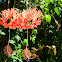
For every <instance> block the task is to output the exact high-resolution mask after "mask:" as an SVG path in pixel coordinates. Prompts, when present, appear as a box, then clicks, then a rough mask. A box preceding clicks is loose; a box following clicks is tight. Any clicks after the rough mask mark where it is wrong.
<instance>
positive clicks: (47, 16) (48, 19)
mask: <svg viewBox="0 0 62 62" xmlns="http://www.w3.org/2000/svg"><path fill="white" fill-rule="evenodd" d="M45 17H46V21H47V22H48V23H50V22H51V16H50V15H45Z"/></svg>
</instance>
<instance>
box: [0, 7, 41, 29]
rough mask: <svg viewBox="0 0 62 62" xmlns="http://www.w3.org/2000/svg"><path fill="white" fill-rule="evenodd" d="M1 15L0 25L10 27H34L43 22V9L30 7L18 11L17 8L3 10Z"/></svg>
mask: <svg viewBox="0 0 62 62" xmlns="http://www.w3.org/2000/svg"><path fill="white" fill-rule="evenodd" d="M0 15H1V16H2V17H0V20H1V21H0V25H3V26H4V28H7V27H9V28H10V29H13V28H18V29H33V28H34V27H37V26H38V25H39V24H40V23H41V18H40V17H41V11H40V10H36V9H35V8H32V9H31V8H29V9H28V10H27V11H26V10H23V11H22V12H17V10H16V9H11V10H10V9H7V10H3V11H2V12H1V13H0Z"/></svg>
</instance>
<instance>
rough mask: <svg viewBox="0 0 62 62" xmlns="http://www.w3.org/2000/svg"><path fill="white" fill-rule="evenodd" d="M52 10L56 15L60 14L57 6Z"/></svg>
mask: <svg viewBox="0 0 62 62" xmlns="http://www.w3.org/2000/svg"><path fill="white" fill-rule="evenodd" d="M54 11H55V12H56V13H57V15H60V13H59V9H58V7H55V8H54Z"/></svg>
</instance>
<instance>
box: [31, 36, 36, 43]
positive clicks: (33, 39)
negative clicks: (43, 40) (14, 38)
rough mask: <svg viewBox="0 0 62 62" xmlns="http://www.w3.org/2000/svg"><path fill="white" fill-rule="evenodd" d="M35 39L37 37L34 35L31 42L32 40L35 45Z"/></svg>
mask: <svg viewBox="0 0 62 62" xmlns="http://www.w3.org/2000/svg"><path fill="white" fill-rule="evenodd" d="M35 38H36V36H34V35H32V37H30V40H32V42H33V43H34V44H35Z"/></svg>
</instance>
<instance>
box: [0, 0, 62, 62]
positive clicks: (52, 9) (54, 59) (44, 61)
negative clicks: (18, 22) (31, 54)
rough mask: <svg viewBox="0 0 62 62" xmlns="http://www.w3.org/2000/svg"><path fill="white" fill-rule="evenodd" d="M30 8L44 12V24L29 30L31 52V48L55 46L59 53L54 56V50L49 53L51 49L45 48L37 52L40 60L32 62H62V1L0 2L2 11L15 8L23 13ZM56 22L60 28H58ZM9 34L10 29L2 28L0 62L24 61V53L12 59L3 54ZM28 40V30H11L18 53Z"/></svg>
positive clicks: (2, 0) (0, 28)
mask: <svg viewBox="0 0 62 62" xmlns="http://www.w3.org/2000/svg"><path fill="white" fill-rule="evenodd" d="M8 1H9V3H8ZM27 2H28V3H27ZM30 6H31V7H37V8H38V9H40V10H41V11H42V22H41V25H39V26H38V27H37V29H35V30H29V49H30V50H31V47H35V48H39V46H42V45H45V46H46V45H49V46H52V45H55V46H56V51H57V54H56V55H54V54H53V53H52V50H51V51H50V52H48V51H49V49H48V48H47V47H45V48H43V49H42V50H39V51H37V52H36V54H37V55H38V56H39V58H40V59H38V58H36V59H34V60H31V62H62V0H29V1H28V0H0V11H2V10H4V9H7V8H13V7H14V8H16V9H17V10H18V11H22V10H23V9H27V8H28V7H30ZM51 15H52V16H54V17H52V16H51ZM55 20H56V22H58V25H59V26H57V24H56V22H55ZM57 28H59V29H57ZM8 32H9V31H8V28H4V27H3V26H0V62H12V61H13V62H17V61H16V60H18V61H22V59H23V58H21V57H20V56H21V54H22V52H21V53H18V54H20V56H17V55H15V56H12V57H8V56H6V55H5V54H4V52H3V48H4V46H6V45H7V41H8ZM30 37H31V38H32V39H33V40H31V39H30ZM26 38H27V37H26V30H18V29H13V30H11V40H12V43H10V45H11V47H12V49H17V50H18V51H19V49H21V50H22V49H24V48H25V45H26ZM31 41H32V42H31ZM20 43H21V44H20ZM19 59H20V60H19ZM24 62H25V61H24Z"/></svg>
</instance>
